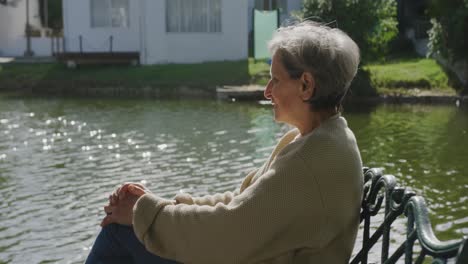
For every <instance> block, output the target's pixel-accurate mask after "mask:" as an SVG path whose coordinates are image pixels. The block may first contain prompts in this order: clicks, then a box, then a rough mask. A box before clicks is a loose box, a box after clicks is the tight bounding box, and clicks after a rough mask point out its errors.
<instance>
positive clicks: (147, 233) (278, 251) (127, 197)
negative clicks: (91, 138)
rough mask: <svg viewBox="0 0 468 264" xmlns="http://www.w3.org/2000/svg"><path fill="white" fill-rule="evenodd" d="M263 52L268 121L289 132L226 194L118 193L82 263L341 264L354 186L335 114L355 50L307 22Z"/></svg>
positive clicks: (343, 38)
mask: <svg viewBox="0 0 468 264" xmlns="http://www.w3.org/2000/svg"><path fill="white" fill-rule="evenodd" d="M269 49H270V51H271V53H272V54H273V57H272V64H271V69H270V74H271V80H270V81H269V82H268V85H267V87H266V89H265V97H266V98H267V99H269V100H271V103H272V105H273V110H274V116H275V120H276V121H277V122H284V123H287V124H290V125H291V126H293V127H295V129H293V130H291V131H289V132H288V133H286V134H285V135H284V136H283V137H282V138H281V139H280V140H279V142H278V144H277V146H276V147H275V148H274V150H273V152H272V153H271V155H270V157H269V158H268V160H267V161H266V162H265V163H264V164H263V166H261V167H260V168H258V169H256V170H255V171H252V172H251V173H249V174H248V175H247V176H246V177H245V179H244V180H243V182H242V184H241V186H240V188H239V189H238V190H236V191H234V192H226V193H223V194H215V195H211V196H204V197H191V196H190V195H188V194H182V195H177V196H176V197H175V199H174V200H168V199H164V198H161V197H158V196H157V195H155V194H152V193H150V192H149V191H148V190H146V189H145V188H144V187H143V186H141V185H137V184H124V185H123V186H122V187H121V188H119V189H118V190H116V191H115V192H114V193H113V195H112V196H111V197H110V204H109V205H108V206H106V207H105V211H106V213H107V216H106V218H105V219H104V220H103V223H102V225H103V226H104V228H103V229H102V231H101V233H100V235H99V237H98V239H97V241H96V243H95V245H94V247H93V249H92V251H91V253H90V256H89V258H88V263H99V260H105V259H106V258H108V257H115V256H124V257H127V258H128V260H129V262H134V263H174V262H175V261H177V262H182V263H203V264H208V263H217V264H218V263H347V261H348V260H349V258H350V255H351V253H352V249H353V245H354V241H355V238H356V233H357V229H358V225H359V208H360V202H361V193H362V185H363V180H362V165H361V157H360V154H359V150H358V146H357V144H356V139H355V137H354V135H353V133H352V132H351V130H350V129H349V128H348V125H347V123H346V120H345V119H344V118H343V117H342V116H341V115H340V109H341V102H342V100H343V97H344V96H345V95H346V92H347V90H348V88H349V86H350V83H351V81H352V80H353V78H354V75H355V74H356V71H357V67H358V64H359V49H358V47H357V45H356V44H355V43H354V41H353V40H352V39H351V38H349V37H348V36H347V35H346V34H345V33H343V32H342V31H340V30H339V29H332V28H329V27H326V26H322V25H318V24H316V23H313V22H302V23H299V24H296V25H293V26H287V27H282V28H280V29H278V30H277V32H276V33H275V34H274V36H273V39H272V40H271V41H270V43H269ZM158 256H159V257H158ZM160 257H161V258H160ZM163 258H164V259H163ZM168 259H169V260H168ZM111 262H112V261H111ZM113 263H115V260H114V262H113Z"/></svg>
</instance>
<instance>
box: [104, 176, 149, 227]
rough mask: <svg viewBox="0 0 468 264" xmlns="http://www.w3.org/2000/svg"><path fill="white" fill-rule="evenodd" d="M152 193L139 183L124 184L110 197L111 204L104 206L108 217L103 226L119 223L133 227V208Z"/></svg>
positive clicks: (105, 218)
mask: <svg viewBox="0 0 468 264" xmlns="http://www.w3.org/2000/svg"><path fill="white" fill-rule="evenodd" d="M146 193H150V192H149V191H148V190H147V189H146V188H145V186H143V185H141V184H138V183H124V184H123V185H121V186H120V187H118V188H117V189H116V190H115V191H114V192H113V193H112V194H111V195H109V204H108V205H106V206H104V212H106V216H105V217H104V219H102V222H101V226H102V227H104V226H106V225H108V224H112V223H117V224H121V225H132V219H133V206H134V205H135V203H136V202H137V200H138V199H139V198H140V197H141V196H142V195H144V194H146Z"/></svg>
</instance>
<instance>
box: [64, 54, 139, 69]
mask: <svg viewBox="0 0 468 264" xmlns="http://www.w3.org/2000/svg"><path fill="white" fill-rule="evenodd" d="M56 57H57V60H58V61H60V62H63V63H65V64H66V65H67V66H68V67H70V68H74V67H76V66H77V65H91V64H94V65H138V64H139V63H140V54H139V53H138V52H63V53H58V54H56Z"/></svg>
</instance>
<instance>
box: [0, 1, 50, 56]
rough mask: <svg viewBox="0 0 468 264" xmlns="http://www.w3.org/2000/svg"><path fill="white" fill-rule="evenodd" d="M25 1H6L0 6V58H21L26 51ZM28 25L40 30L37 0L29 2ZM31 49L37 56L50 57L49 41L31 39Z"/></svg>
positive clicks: (39, 38)
mask: <svg viewBox="0 0 468 264" xmlns="http://www.w3.org/2000/svg"><path fill="white" fill-rule="evenodd" d="M27 1H28V0H6V1H3V4H0V56H23V55H24V53H25V51H26V34H25V32H26V31H25V29H26V13H27V12H26V3H27ZM29 24H30V25H31V26H32V27H33V28H36V29H40V28H41V21H40V18H39V1H38V0H29ZM31 49H32V51H33V52H34V54H35V55H37V56H50V54H51V48H50V40H47V39H45V38H41V37H38V38H36V37H35V38H31Z"/></svg>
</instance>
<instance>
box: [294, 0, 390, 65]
mask: <svg viewBox="0 0 468 264" xmlns="http://www.w3.org/2000/svg"><path fill="white" fill-rule="evenodd" d="M301 16H302V18H303V19H312V20H316V21H320V22H323V23H330V24H331V25H332V26H333V24H335V25H336V27H338V28H340V29H341V30H343V31H345V32H346V33H348V34H349V35H350V36H351V38H353V40H354V41H356V43H357V44H358V45H359V47H360V49H361V53H362V58H363V60H364V61H366V60H369V59H376V58H382V57H383V56H385V55H386V54H387V53H388V51H389V44H390V42H391V41H392V40H393V39H394V38H395V37H396V36H397V34H398V28H397V19H396V2H395V0H305V1H304V8H303V12H302V14H301Z"/></svg>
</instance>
